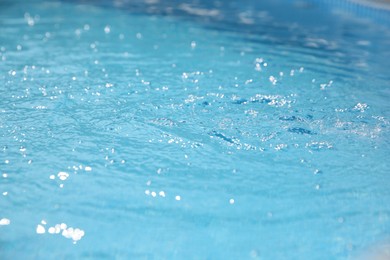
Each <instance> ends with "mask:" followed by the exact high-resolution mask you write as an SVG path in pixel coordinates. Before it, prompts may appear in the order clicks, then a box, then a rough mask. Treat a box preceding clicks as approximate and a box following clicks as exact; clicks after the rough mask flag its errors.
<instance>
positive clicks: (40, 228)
mask: <svg viewBox="0 0 390 260" xmlns="http://www.w3.org/2000/svg"><path fill="white" fill-rule="evenodd" d="M36 232H37V234H44V233H45V232H46V230H45V227H44V226H42V225H37V228H36Z"/></svg>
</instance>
